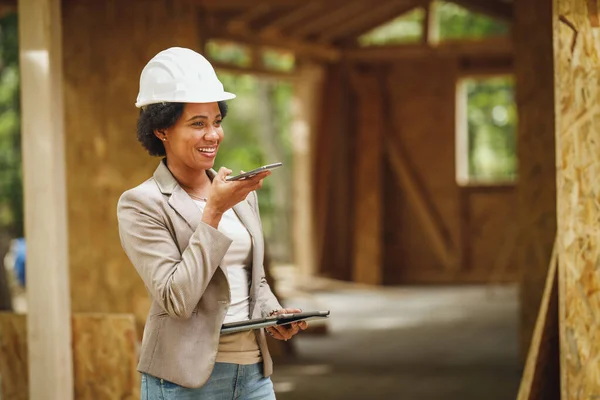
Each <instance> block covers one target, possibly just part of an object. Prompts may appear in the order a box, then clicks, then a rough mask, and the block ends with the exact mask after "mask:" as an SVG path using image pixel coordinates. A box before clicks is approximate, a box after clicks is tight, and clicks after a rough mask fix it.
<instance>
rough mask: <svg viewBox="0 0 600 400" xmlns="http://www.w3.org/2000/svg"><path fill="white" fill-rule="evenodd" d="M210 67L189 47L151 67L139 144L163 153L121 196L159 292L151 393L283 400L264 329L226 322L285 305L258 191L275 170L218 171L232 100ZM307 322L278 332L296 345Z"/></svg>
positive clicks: (147, 278) (135, 243)
mask: <svg viewBox="0 0 600 400" xmlns="http://www.w3.org/2000/svg"><path fill="white" fill-rule="evenodd" d="M234 97H235V96H234V95H233V94H231V93H228V92H225V91H224V90H223V85H222V84H221V82H220V81H219V80H218V78H217V76H216V74H215V71H214V69H213V68H212V66H211V65H210V63H209V62H208V61H207V60H206V59H205V58H204V57H202V56H201V55H200V54H198V53H196V52H194V51H192V50H189V49H183V48H170V49H167V50H164V51H162V52H160V53H158V54H157V55H156V56H155V57H154V58H153V59H152V60H150V62H149V63H148V64H147V65H146V66H145V67H144V70H143V71H142V74H141V77H140V91H139V94H138V98H137V102H136V106H137V107H139V108H141V111H140V115H139V120H138V130H137V134H138V139H139V141H140V142H141V143H142V145H143V146H144V147H145V148H146V150H147V151H148V152H149V153H150V155H154V156H162V157H164V158H163V159H162V160H161V162H160V163H159V165H158V168H157V169H156V171H155V172H154V175H153V177H152V178H150V179H148V180H147V181H146V182H144V183H142V184H141V185H139V186H137V187H135V188H133V189H131V190H128V191H126V192H125V193H123V195H122V196H121V198H120V199H119V203H118V212H117V214H118V220H119V233H120V237H121V243H122V246H123V249H124V250H125V252H126V253H127V256H128V257H129V259H130V260H131V262H132V263H133V265H134V267H135V268H136V270H137V272H138V273H139V275H140V277H141V278H142V280H143V281H144V284H145V286H146V288H147V290H148V292H149V293H150V296H151V298H152V305H151V307H150V312H149V314H148V318H147V321H146V326H145V329H144V335H143V339H142V348H141V355H140V361H139V364H138V370H139V371H140V372H142V390H141V393H142V399H148V400H153V399H165V400H168V399H233V398H235V399H274V398H275V395H274V392H273V385H272V383H271V380H270V378H269V376H270V374H271V373H272V361H271V357H270V355H269V351H268V349H267V343H266V337H265V330H264V329H261V330H259V331H248V332H245V333H238V334H234V335H224V336H222V337H221V336H220V334H219V330H220V327H221V325H222V323H224V322H232V321H240V320H246V319H249V318H258V317H264V316H268V315H271V314H273V313H281V312H299V311H300V310H298V309H282V307H281V305H280V304H279V302H278V301H277V299H276V298H275V296H274V295H273V293H272V292H271V289H270V288H269V285H268V284H267V282H266V279H265V273H264V268H263V259H264V244H263V235H262V226H261V222H260V215H259V210H258V201H257V197H256V192H255V190H257V189H259V188H260V187H261V185H262V181H263V179H264V178H266V177H267V176H268V175H269V174H270V172H263V173H260V174H258V175H256V176H254V177H252V178H250V179H246V180H243V181H232V182H228V181H226V179H225V178H226V177H227V176H228V175H229V174H231V171H230V170H229V169H227V168H220V169H219V171H218V172H215V171H214V170H213V169H212V168H213V164H214V160H215V157H216V155H217V152H218V149H219V145H220V143H221V142H222V141H223V139H224V132H223V128H222V126H221V123H222V121H223V118H225V116H226V115H227V104H226V103H225V101H226V100H230V99H233V98H234ZM301 329H306V322H299V323H296V324H293V325H289V326H287V327H277V328H268V330H267V332H268V333H269V334H270V335H272V336H273V337H274V338H276V339H280V340H288V339H289V338H291V337H292V336H294V335H295V334H296V333H298V331H299V330H301Z"/></svg>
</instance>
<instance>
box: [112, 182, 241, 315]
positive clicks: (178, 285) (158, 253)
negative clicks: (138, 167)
mask: <svg viewBox="0 0 600 400" xmlns="http://www.w3.org/2000/svg"><path fill="white" fill-rule="evenodd" d="M152 203H153V201H152V200H150V196H148V195H147V194H144V193H136V192H135V191H134V190H130V191H127V192H125V193H124V194H123V195H122V196H121V198H120V199H119V202H118V206H117V217H118V223H119V235H120V238H121V245H122V246H123V249H124V250H125V253H126V254H127V256H128V257H129V260H130V261H131V262H132V264H133V265H134V267H135V269H136V270H137V272H138V274H139V275H140V276H141V278H142V280H143V281H144V284H145V285H146V287H147V288H148V290H149V291H150V294H151V295H152V298H153V299H154V300H155V301H156V302H157V303H158V304H159V305H160V306H161V307H162V308H163V310H164V311H165V312H166V313H167V314H168V315H169V316H172V317H176V318H183V319H188V318H190V317H191V315H192V312H193V311H194V309H195V308H196V306H197V304H198V302H199V301H200V298H201V297H202V295H203V294H204V291H205V290H206V287H207V286H208V283H209V282H210V280H211V279H212V277H213V274H214V273H215V271H216V269H217V268H218V266H219V264H220V263H221V261H222V259H223V257H224V256H225V253H226V252H227V250H228V249H229V246H230V245H231V242H232V241H231V239H229V238H228V237H227V236H225V235H224V234H223V233H221V232H219V231H218V230H216V229H214V228H213V227H211V226H210V225H207V224H205V223H203V222H200V224H199V225H198V228H197V229H196V231H195V232H194V233H193V234H192V236H191V238H190V241H189V245H188V247H187V248H186V249H185V250H184V251H183V253H180V251H179V248H178V246H177V244H176V242H175V239H174V238H173V236H172V235H171V232H170V231H169V229H167V226H166V225H165V222H164V220H163V218H162V217H161V216H160V215H159V214H158V213H157V212H156V211H155V210H156V208H157V206H158V205H156V204H152Z"/></svg>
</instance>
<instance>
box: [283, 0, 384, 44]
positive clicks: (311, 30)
mask: <svg viewBox="0 0 600 400" xmlns="http://www.w3.org/2000/svg"><path fill="white" fill-rule="evenodd" d="M371 7H372V4H371V2H370V1H368V0H354V1H352V2H349V3H343V4H333V6H331V7H329V8H328V9H325V10H323V12H322V13H320V14H319V15H317V16H315V18H313V19H312V20H311V21H308V22H307V23H304V24H302V25H301V26H299V27H298V28H297V29H294V30H293V31H290V32H289V34H290V36H296V37H307V36H309V35H311V34H315V33H318V32H319V31H322V30H323V29H326V28H327V27H330V26H335V25H337V24H339V23H342V22H344V21H347V20H348V19H349V18H352V17H355V16H357V15H361V14H362V13H364V12H365V11H368V10H369V9H370V8H371Z"/></svg>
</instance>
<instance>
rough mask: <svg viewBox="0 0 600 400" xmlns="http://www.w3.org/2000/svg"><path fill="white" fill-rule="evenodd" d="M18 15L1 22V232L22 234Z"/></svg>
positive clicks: (3, 19)
mask: <svg viewBox="0 0 600 400" xmlns="http://www.w3.org/2000/svg"><path fill="white" fill-rule="evenodd" d="M17 21H18V20H17V15H16V14H10V15H8V16H6V17H4V18H2V19H0V230H2V231H4V232H7V233H8V234H9V235H10V236H13V237H14V236H22V235H23V188H22V168H21V134H20V130H21V121H20V113H21V107H20V101H21V99H20V91H19V49H18V26H17Z"/></svg>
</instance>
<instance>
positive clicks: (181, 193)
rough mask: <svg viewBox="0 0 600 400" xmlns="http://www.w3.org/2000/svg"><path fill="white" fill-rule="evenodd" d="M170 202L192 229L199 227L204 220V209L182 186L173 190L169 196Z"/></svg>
mask: <svg viewBox="0 0 600 400" xmlns="http://www.w3.org/2000/svg"><path fill="white" fill-rule="evenodd" d="M169 204H170V205H171V207H173V209H174V210H175V211H176V212H177V213H178V214H179V215H181V216H182V217H183V219H185V221H186V222H187V223H188V225H189V226H190V228H192V231H195V230H196V229H197V228H198V225H199V224H200V221H201V220H202V211H200V208H199V207H198V205H196V203H195V202H194V200H192V198H191V197H190V196H189V195H188V194H187V193H186V192H185V190H183V189H182V188H181V186H179V185H178V186H177V187H176V188H175V189H174V190H173V193H172V194H171V197H169Z"/></svg>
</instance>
